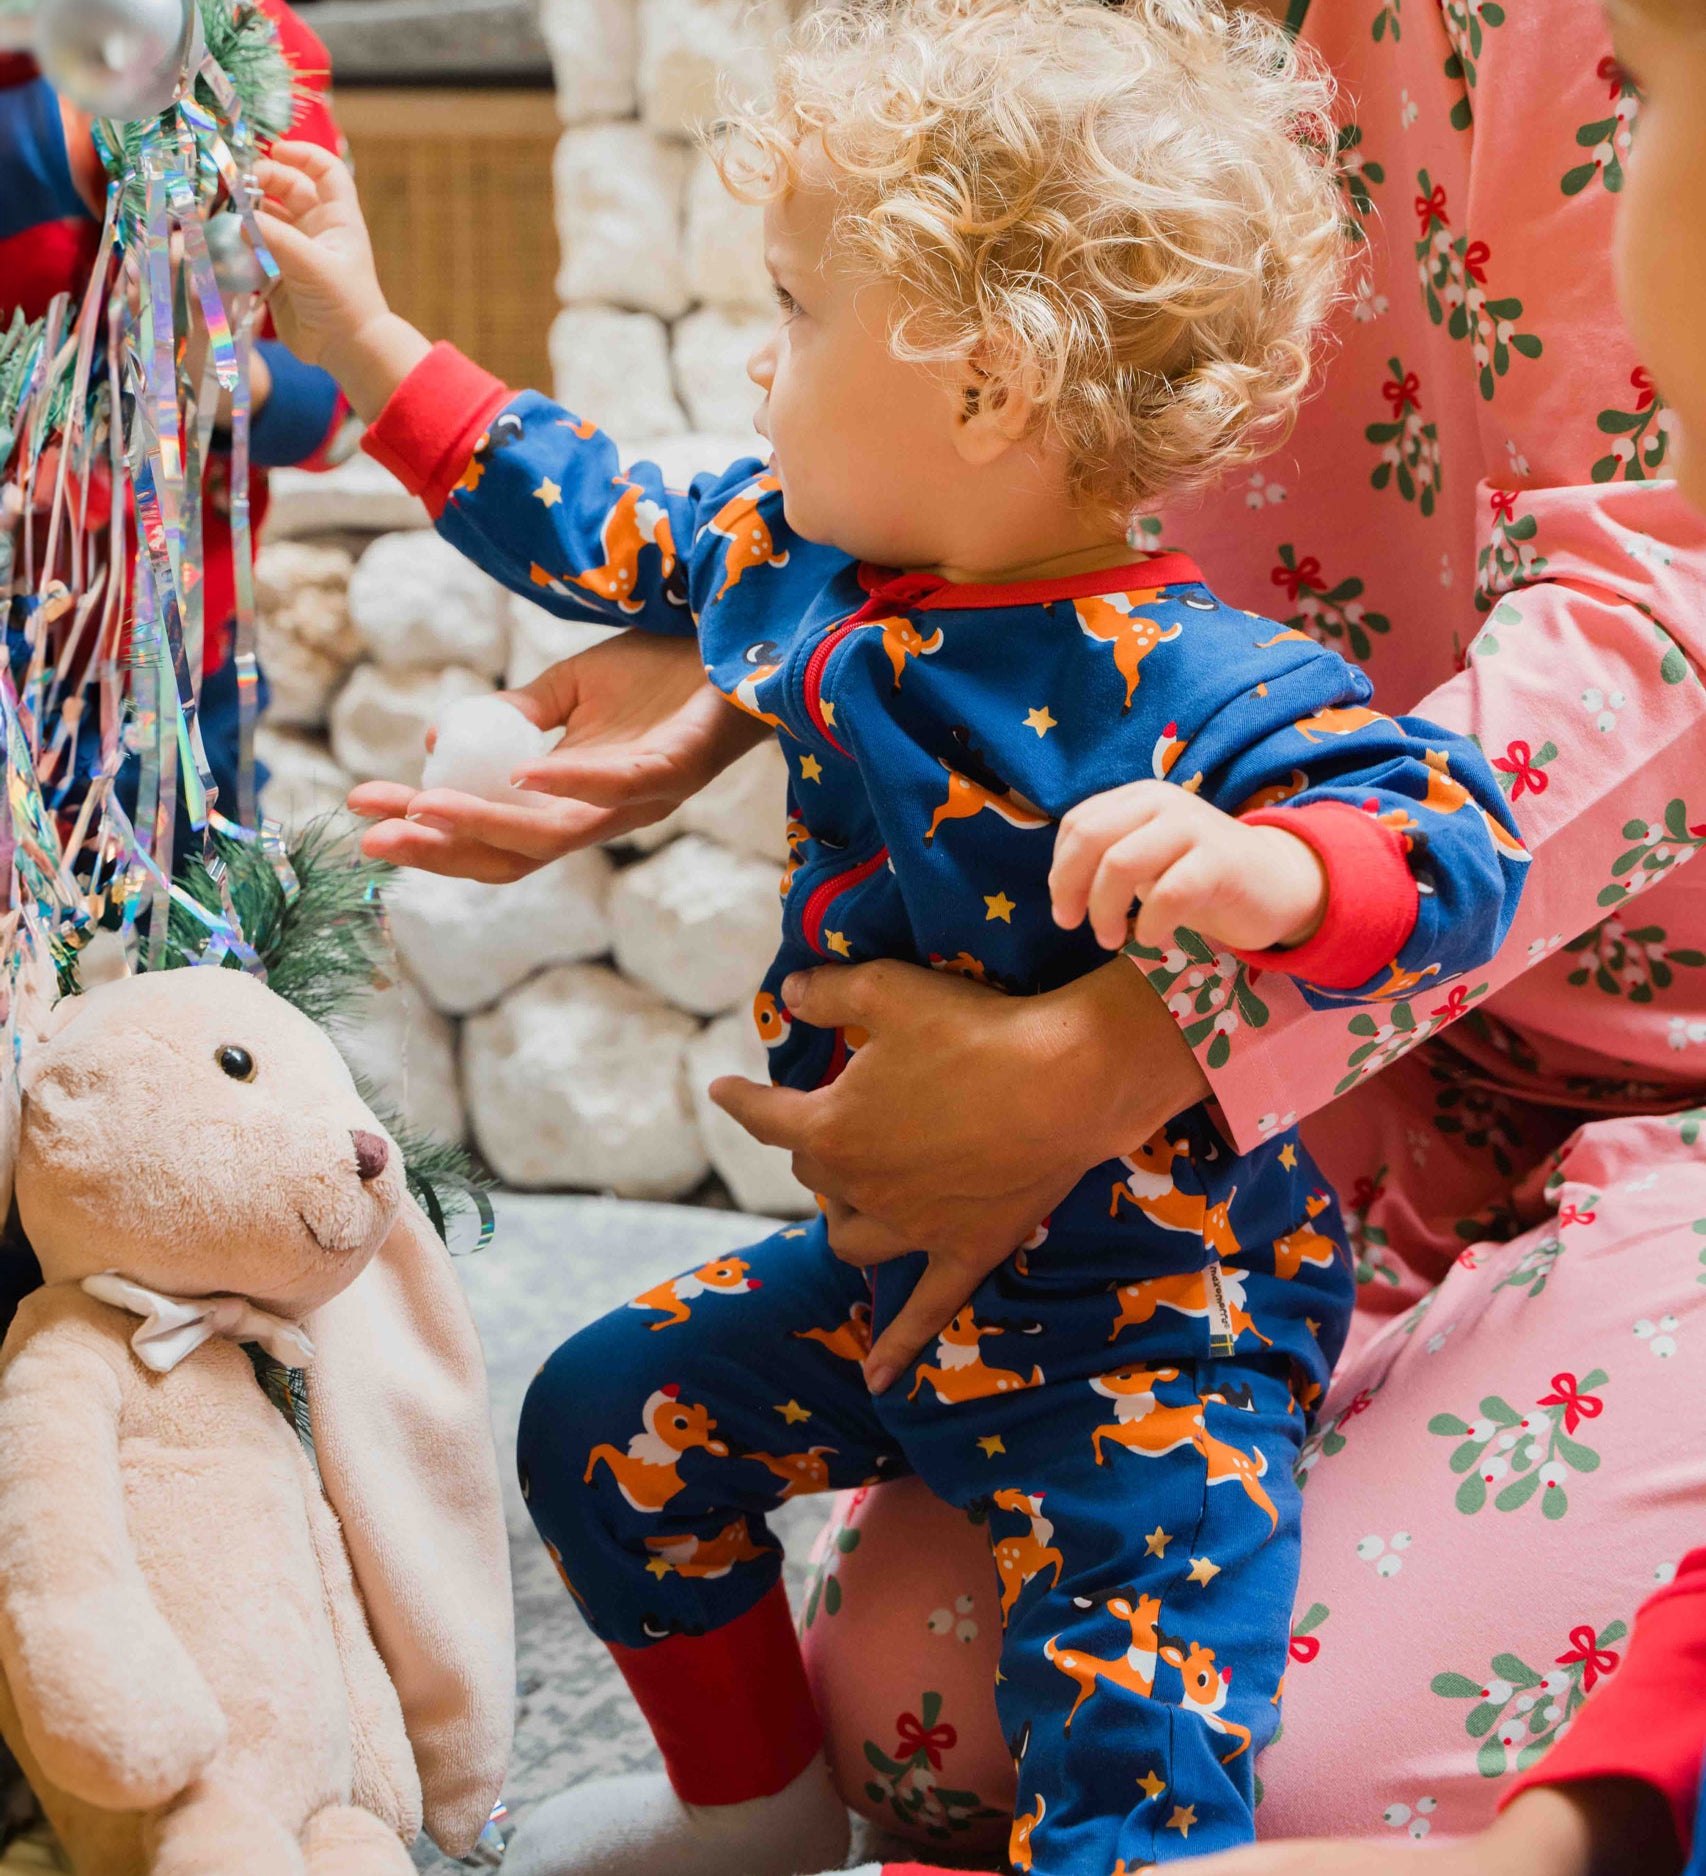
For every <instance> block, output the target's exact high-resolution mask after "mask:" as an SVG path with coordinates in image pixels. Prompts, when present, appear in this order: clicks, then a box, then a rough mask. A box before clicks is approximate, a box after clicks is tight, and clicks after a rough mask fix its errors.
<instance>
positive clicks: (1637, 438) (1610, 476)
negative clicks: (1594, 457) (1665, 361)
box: [1588, 365, 1673, 482]
mask: <svg viewBox="0 0 1706 1876" xmlns="http://www.w3.org/2000/svg"><path fill="white" fill-rule="evenodd" d="M1629 387H1630V389H1631V390H1632V391H1633V392H1634V393H1635V407H1634V409H1633V410H1622V409H1619V408H1616V407H1613V408H1611V409H1609V410H1602V411H1601V412H1600V413H1599V417H1598V419H1597V421H1598V424H1599V429H1600V434H1601V435H1603V436H1609V437H1614V438H1615V439H1616V441H1615V442H1614V443H1613V444H1612V445H1611V450H1610V453H1609V454H1608V455H1605V456H1601V457H1600V459H1599V460H1598V462H1596V463H1595V464H1594V466H1593V467H1592V469H1590V470H1589V471H1588V473H1589V474H1590V475H1591V476H1592V477H1593V479H1594V481H1596V482H1615V481H1616V480H1617V478H1618V477H1619V476H1621V477H1622V478H1623V480H1624V481H1625V482H1645V481H1646V480H1647V478H1648V477H1649V476H1654V475H1657V474H1658V472H1659V468H1660V465H1661V464H1662V463H1663V462H1664V459H1665V455H1666V453H1667V451H1668V450H1669V448H1670V433H1671V425H1672V422H1673V419H1672V417H1671V413H1670V411H1669V409H1668V408H1667V407H1666V405H1665V401H1664V399H1663V398H1662V397H1660V396H1659V392H1658V387H1657V386H1656V385H1655V384H1654V383H1653V375H1652V373H1651V372H1650V371H1648V370H1647V368H1646V366H1645V365H1637V366H1636V367H1635V369H1634V370H1633V371H1632V372H1630V374H1629Z"/></svg>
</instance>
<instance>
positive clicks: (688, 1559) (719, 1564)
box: [646, 1518, 776, 1582]
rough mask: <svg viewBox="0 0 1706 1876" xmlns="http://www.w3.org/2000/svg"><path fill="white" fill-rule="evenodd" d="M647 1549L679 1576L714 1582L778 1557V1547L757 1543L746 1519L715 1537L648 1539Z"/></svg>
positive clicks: (727, 1527)
mask: <svg viewBox="0 0 1706 1876" xmlns="http://www.w3.org/2000/svg"><path fill="white" fill-rule="evenodd" d="M646 1548H647V1550H649V1551H650V1552H651V1553H652V1554H653V1556H655V1557H656V1558H658V1559H659V1561H660V1562H662V1563H666V1564H668V1565H669V1567H670V1569H672V1570H673V1571H674V1572H675V1574H676V1575H677V1576H686V1577H697V1578H699V1579H700V1580H701V1581H704V1582H714V1581H715V1580H716V1579H717V1578H718V1577H720V1576H727V1575H728V1574H729V1573H730V1572H731V1571H732V1570H733V1569H734V1568H735V1566H736V1565H737V1564H742V1563H756V1562H757V1561H758V1559H759V1558H760V1557H774V1556H775V1555H776V1546H775V1545H774V1544H755V1543H754V1542H753V1541H752V1532H751V1531H750V1530H749V1529H748V1528H747V1522H746V1519H745V1518H736V1519H734V1520H733V1522H732V1523H729V1524H725V1525H724V1526H723V1528H722V1529H721V1530H720V1531H719V1532H717V1534H716V1535H715V1536H714V1537H694V1536H693V1535H692V1534H691V1533H686V1532H684V1533H683V1534H682V1535H680V1536H678V1537H677V1536H671V1537H648V1538H647V1539H646Z"/></svg>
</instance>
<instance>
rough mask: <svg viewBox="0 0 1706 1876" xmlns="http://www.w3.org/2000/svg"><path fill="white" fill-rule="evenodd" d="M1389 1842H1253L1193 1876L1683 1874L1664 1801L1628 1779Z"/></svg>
mask: <svg viewBox="0 0 1706 1876" xmlns="http://www.w3.org/2000/svg"><path fill="white" fill-rule="evenodd" d="M1411 1849H1412V1846H1410V1845H1407V1844H1403V1845H1400V1844H1394V1843H1393V1842H1392V1841H1391V1840H1390V1839H1388V1840H1386V1841H1385V1842H1362V1843H1346V1842H1342V1841H1337V1842H1330V1843H1329V1842H1319V1843H1317V1842H1304V1841H1301V1840H1299V1841H1296V1842H1292V1843H1265V1844H1256V1845H1253V1846H1252V1847H1251V1848H1249V1849H1247V1850H1232V1851H1227V1852H1224V1853H1223V1854H1222V1855H1220V1856H1209V1857H1204V1858H1203V1859H1202V1860H1201V1862H1197V1863H1193V1864H1192V1865H1191V1873H1192V1876H1391V1872H1392V1871H1394V1870H1399V1871H1413V1872H1414V1876H1671V1873H1672V1872H1674V1871H1677V1870H1680V1869H1681V1868H1682V1855H1681V1852H1680V1850H1679V1848H1678V1845H1677V1840H1676V1828H1675V1826H1674V1825H1673V1824H1672V1822H1671V1818H1670V1811H1669V1808H1668V1807H1667V1806H1666V1804H1665V1801H1664V1799H1663V1798H1662V1797H1661V1796H1660V1795H1659V1793H1658V1792H1657V1791H1656V1790H1655V1789H1654V1788H1653V1787H1652V1786H1650V1785H1643V1784H1639V1783H1637V1782H1636V1781H1635V1780H1633V1779H1621V1778H1605V1779H1588V1780H1584V1781H1582V1782H1581V1783H1580V1784H1570V1785H1538V1786H1535V1787H1534V1788H1533V1789H1532V1790H1529V1791H1525V1792H1523V1793H1521V1794H1520V1795H1519V1796H1518V1797H1517V1798H1516V1799H1515V1800H1514V1801H1513V1802H1512V1803H1511V1805H1510V1806H1509V1808H1508V1809H1506V1810H1505V1811H1504V1812H1503V1813H1502V1814H1501V1815H1500V1816H1499V1817H1498V1818H1497V1819H1496V1820H1495V1822H1493V1823H1492V1824H1490V1825H1489V1826H1488V1827H1487V1829H1485V1830H1484V1831H1482V1832H1480V1833H1479V1835H1477V1836H1474V1837H1464V1838H1460V1839H1459V1840H1458V1841H1457V1842H1456V1843H1450V1844H1444V1845H1441V1846H1440V1847H1439V1848H1438V1849H1431V1850H1419V1851H1418V1852H1417V1854H1416V1856H1415V1858H1414V1860H1413V1859H1412V1856H1411V1855H1409V1854H1406V1852H1408V1851H1410V1850H1411Z"/></svg>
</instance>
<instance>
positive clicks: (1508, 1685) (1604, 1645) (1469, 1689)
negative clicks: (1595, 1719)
mask: <svg viewBox="0 0 1706 1876" xmlns="http://www.w3.org/2000/svg"><path fill="white" fill-rule="evenodd" d="M1628 1633H1629V1625H1628V1623H1627V1622H1622V1621H1617V1622H1608V1623H1607V1624H1606V1625H1605V1627H1604V1628H1602V1629H1599V1630H1597V1631H1596V1630H1595V1629H1593V1628H1592V1627H1591V1626H1590V1625H1589V1624H1588V1623H1586V1622H1582V1623H1578V1624H1577V1625H1576V1626H1575V1627H1574V1628H1572V1629H1571V1630H1570V1632H1569V1636H1568V1639H1567V1640H1566V1641H1565V1644H1564V1647H1563V1650H1562V1652H1561V1653H1559V1654H1558V1655H1556V1656H1554V1657H1553V1660H1552V1663H1551V1665H1550V1667H1549V1668H1548V1669H1547V1670H1546V1671H1545V1672H1544V1673H1541V1672H1539V1671H1537V1670H1536V1669H1534V1668H1532V1667H1530V1666H1529V1664H1528V1663H1527V1662H1526V1661H1524V1660H1523V1659H1522V1657H1521V1656H1520V1655H1516V1654H1510V1653H1502V1654H1496V1655H1494V1656H1493V1658H1492V1660H1491V1662H1490V1663H1489V1664H1488V1665H1489V1666H1490V1667H1491V1668H1492V1670H1493V1671H1492V1674H1491V1675H1490V1676H1489V1678H1488V1679H1487V1680H1485V1681H1478V1680H1475V1679H1474V1678H1473V1677H1472V1676H1470V1675H1468V1674H1459V1673H1456V1672H1454V1671H1450V1670H1448V1671H1447V1672H1446V1673H1444V1674H1436V1675H1435V1676H1434V1678H1433V1682H1432V1687H1433V1691H1434V1692H1435V1693H1436V1694H1438V1695H1439V1696H1440V1698H1441V1699H1442V1700H1470V1701H1473V1702H1474V1705H1473V1706H1471V1707H1470V1709H1469V1712H1468V1714H1467V1716H1466V1717H1465V1719H1464V1722H1463V1730H1464V1731H1465V1732H1466V1733H1467V1734H1468V1735H1469V1737H1470V1738H1471V1739H1478V1740H1480V1741H1481V1742H1482V1744H1481V1748H1480V1751H1479V1752H1478V1753H1477V1754H1476V1756H1475V1765H1476V1769H1477V1771H1479V1772H1480V1774H1481V1776H1482V1777H1483V1778H1501V1777H1503V1776H1504V1774H1505V1773H1506V1772H1507V1771H1517V1772H1526V1771H1527V1770H1528V1768H1529V1767H1530V1766H1531V1765H1532V1764H1533V1763H1534V1762H1535V1760H1536V1759H1538V1758H1539V1757H1540V1756H1541V1754H1542V1753H1544V1752H1545V1750H1546V1748H1547V1747H1548V1746H1550V1745H1551V1744H1552V1742H1553V1741H1554V1740H1555V1739H1557V1738H1558V1736H1559V1735H1560V1734H1561V1733H1563V1732H1565V1731H1566V1730H1567V1729H1568V1727H1569V1724H1570V1722H1571V1720H1573V1719H1574V1718H1575V1716H1576V1714H1577V1712H1578V1711H1579V1710H1580V1708H1581V1704H1582V1702H1583V1701H1584V1700H1585V1699H1586V1698H1587V1697H1588V1695H1589V1694H1590V1693H1592V1692H1593V1689H1594V1687H1595V1685H1596V1683H1597V1682H1598V1681H1599V1680H1600V1679H1601V1678H1602V1677H1603V1676H1605V1675H1607V1674H1614V1673H1615V1672H1616V1671H1617V1668H1618V1666H1619V1665H1620V1663H1621V1661H1622V1656H1621V1655H1620V1654H1619V1653H1618V1652H1617V1651H1616V1649H1615V1647H1614V1646H1613V1644H1614V1643H1616V1642H1620V1641H1622V1640H1623V1639H1624V1637H1625V1636H1626V1635H1627V1634H1628Z"/></svg>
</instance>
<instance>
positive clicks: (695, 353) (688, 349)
mask: <svg viewBox="0 0 1706 1876" xmlns="http://www.w3.org/2000/svg"><path fill="white" fill-rule="evenodd" d="M775 323H776V322H775V320H774V318H773V317H772V316H771V315H770V314H769V313H759V312H739V311H731V310H730V309H729V308H728V307H725V306H702V307H700V309H699V310H698V312H696V313H689V314H688V315H687V317H686V318H685V319H683V320H681V321H680V322H679V323H678V324H677V326H676V328H675V334H674V341H673V352H674V358H675V381H676V383H677V385H679V386H680V388H681V397H682V401H683V402H684V403H685V404H686V406H687V414H688V416H689V417H690V418H691V419H692V420H693V427H694V429H696V430H722V431H725V432H727V433H728V434H729V435H731V436H738V435H739V434H740V433H741V432H742V431H751V432H752V434H753V437H754V439H755V440H754V442H753V445H752V447H753V448H754V449H755V450H757V449H759V448H760V447H762V445H761V443H760V441H759V440H758V439H757V432H756V431H753V430H752V420H753V418H754V417H755V416H756V415H757V414H758V406H759V405H760V404H761V403H762V402H763V398H764V394H763V392H762V391H760V390H759V388H758V386H757V385H756V384H754V383H753V381H752V380H751V379H750V378H749V377H748V376H747V375H746V361H747V360H748V359H749V358H750V357H751V356H752V354H753V351H754V350H755V349H756V347H758V346H759V345H762V344H763V342H764V341H765V340H766V339H767V338H768V337H769V336H770V333H771V331H772V329H773V328H774V326H775Z"/></svg>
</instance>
